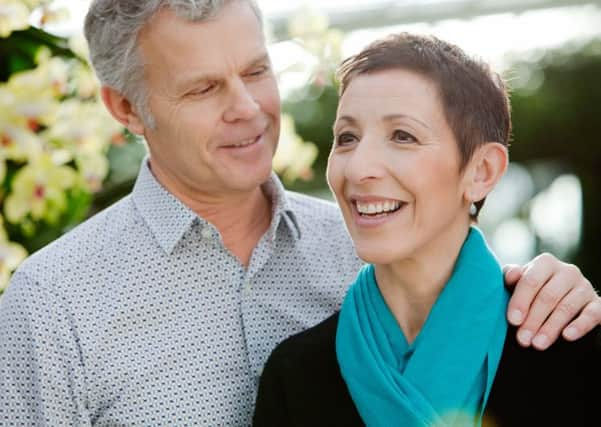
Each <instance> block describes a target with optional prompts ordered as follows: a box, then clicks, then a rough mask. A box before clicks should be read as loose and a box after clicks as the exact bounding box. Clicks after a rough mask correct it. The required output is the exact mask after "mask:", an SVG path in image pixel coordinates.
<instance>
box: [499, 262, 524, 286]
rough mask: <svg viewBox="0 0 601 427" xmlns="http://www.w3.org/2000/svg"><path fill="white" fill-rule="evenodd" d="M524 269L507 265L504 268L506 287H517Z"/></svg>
mask: <svg viewBox="0 0 601 427" xmlns="http://www.w3.org/2000/svg"><path fill="white" fill-rule="evenodd" d="M522 270H523V267H522V266H521V265H517V264H506V265H504V266H503V276H504V278H505V286H515V284H516V283H517V282H518V280H520V277H522Z"/></svg>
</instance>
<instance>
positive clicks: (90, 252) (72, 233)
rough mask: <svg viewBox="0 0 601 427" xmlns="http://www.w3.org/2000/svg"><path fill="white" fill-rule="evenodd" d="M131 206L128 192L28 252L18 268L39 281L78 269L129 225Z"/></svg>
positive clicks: (111, 242)
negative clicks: (47, 242) (37, 248)
mask: <svg viewBox="0 0 601 427" xmlns="http://www.w3.org/2000/svg"><path fill="white" fill-rule="evenodd" d="M134 210H135V208H134V207H133V203H132V201H131V196H129V195H128V196H126V197H124V198H123V199H121V200H119V201H117V202H116V203H114V204H113V205H111V206H109V207H107V208H106V209H104V210H102V211H100V212H98V213H96V214H94V215H93V216H91V217H90V218H88V219H87V220H85V221H84V222H82V223H81V224H79V225H77V226H76V227H75V228H73V229H71V230H69V231H68V232H66V233H65V234H63V235H62V236H61V237H59V238H58V239H56V240H54V241H53V242H51V243H49V244H48V245H46V246H45V247H43V248H41V249H40V250H38V251H36V252H35V253H33V254H32V255H30V256H29V257H28V258H27V259H26V260H25V261H24V262H23V263H22V264H21V265H20V266H19V269H18V271H19V272H20V273H21V274H24V275H26V276H28V277H29V279H30V280H33V281H35V282H38V283H39V284H42V283H54V282H57V281H56V280H55V279H56V278H60V277H62V276H64V275H66V274H69V273H70V272H76V271H81V269H83V268H85V265H86V264H88V263H89V262H90V261H91V260H93V259H94V258H99V256H100V254H102V253H103V251H104V250H105V249H106V248H107V246H111V245H115V244H116V242H117V241H118V240H119V239H118V238H119V236H122V235H123V232H124V230H127V229H128V228H131V225H132V224H133V222H134V221H136V219H135V214H134V212H133V211H134Z"/></svg>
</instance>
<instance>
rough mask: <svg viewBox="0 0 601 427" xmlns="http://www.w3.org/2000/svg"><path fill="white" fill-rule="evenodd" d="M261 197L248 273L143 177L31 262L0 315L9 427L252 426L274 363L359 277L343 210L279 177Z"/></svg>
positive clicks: (2, 403) (1, 377) (0, 398)
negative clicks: (288, 341)
mask: <svg viewBox="0 0 601 427" xmlns="http://www.w3.org/2000/svg"><path fill="white" fill-rule="evenodd" d="M264 191H265V192H266V193H267V194H268V195H269V196H270V197H271V199H272V201H273V203H272V205H273V219H272V222H271V225H270V227H269V229H268V231H267V232H266V233H265V234H264V236H263V237H262V238H261V240H260V241H259V243H258V245H257V247H256V248H255V249H254V252H253V254H252V257H251V260H250V263H249V265H248V267H247V268H245V267H244V266H243V265H242V264H241V263H240V262H239V261H238V259H237V258H236V257H234V256H233V255H232V254H231V253H230V252H229V251H228V250H227V249H226V248H225V247H224V246H223V243H222V240H221V238H220V234H219V232H218V230H217V229H216V228H215V227H214V226H213V225H212V224H210V223H208V222H207V221H205V220H203V219H202V218H200V217H199V216H198V215H197V214H195V213H194V212H193V211H191V210H190V209H189V208H187V207H186V206H185V205H183V204H182V203H181V202H180V201H179V200H178V199H176V198H175V197H173V196H172V195H171V194H170V193H168V192H167V191H166V190H165V189H164V188H163V187H162V186H161V185H160V184H159V183H158V182H157V181H156V180H155V178H154V177H153V175H152V173H151V172H150V170H149V168H148V165H147V164H146V162H145V163H144V165H143V167H142V168H141V171H140V174H139V176H138V179H137V181H136V184H135V187H134V189H133V191H132V193H131V194H130V195H129V196H127V197H125V198H124V199H122V200H121V201H119V202H117V203H116V204H115V205H113V206H112V207H110V208H108V209H107V210H105V211H103V212H101V213H100V214H97V215H95V216H94V217H92V218H91V219H89V220H88V221H86V222H85V223H83V224H82V225H80V226H78V227H77V228H75V229H74V230H72V231H71V232H69V233H67V234H66V235H64V236H63V237H61V238H60V239H58V240H57V241H55V242H53V243H52V244H50V245H49V246H47V247H46V248H44V249H42V250H40V251H39V252H37V253H36V254H34V255H33V256H31V257H30V258H29V259H28V260H27V261H25V262H24V264H23V265H22V266H21V268H19V270H18V271H17V272H16V273H15V274H14V276H13V279H12V281H11V284H10V285H9V288H8V289H7V292H6V293H5V295H4V296H3V297H2V300H1V302H0V425H25V426H33V425H48V426H53V427H54V426H86V425H95V426H134V425H135V426H159V425H169V426H180V425H182V426H183V425H206V426H243V425H249V424H250V420H251V416H252V411H253V404H254V399H255V393H256V387H257V383H258V378H259V376H260V373H261V368H262V366H263V364H264V362H265V360H266V359H267V357H268V355H269V353H270V351H271V350H272V349H273V347H274V346H275V345H276V344H277V343H278V342H279V341H281V340H282V339H283V338H285V337H287V336H289V335H291V334H293V333H296V332H298V331H300V330H302V329H305V328H307V327H309V326H312V325H313V324H315V323H317V322H319V321H321V320H322V319H324V318H326V317H327V316H328V315H330V314H332V312H334V311H335V310H336V309H337V308H338V307H339V305H340V303H341V300H342V298H343V296H344V293H345V290H346V287H347V285H348V284H349V283H350V282H351V281H352V280H353V278H354V276H355V273H356V272H357V270H358V269H359V267H360V264H361V263H360V261H359V260H358V259H357V258H356V255H355V253H354V251H353V249H352V245H351V242H350V239H349V237H348V235H347V233H346V230H345V229H344V224H343V221H342V218H341V216H340V214H339V212H338V209H337V208H336V206H335V205H334V204H332V203H329V202H325V201H321V200H317V199H313V198H310V197H307V196H303V195H299V194H294V193H290V192H286V191H284V189H283V187H282V185H281V184H280V182H279V181H278V179H277V178H276V177H275V176H272V178H271V180H270V181H269V182H268V183H267V184H265V186H264Z"/></svg>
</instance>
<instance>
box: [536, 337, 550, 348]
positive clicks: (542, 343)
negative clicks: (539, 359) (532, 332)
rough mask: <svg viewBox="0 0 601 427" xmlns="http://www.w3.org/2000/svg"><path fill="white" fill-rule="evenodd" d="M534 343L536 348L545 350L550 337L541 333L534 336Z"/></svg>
mask: <svg viewBox="0 0 601 427" xmlns="http://www.w3.org/2000/svg"><path fill="white" fill-rule="evenodd" d="M532 344H534V346H535V347H536V348H539V349H541V350H544V349H546V348H547V347H548V346H549V338H547V336H546V335H543V334H539V335H537V336H535V337H534V340H532Z"/></svg>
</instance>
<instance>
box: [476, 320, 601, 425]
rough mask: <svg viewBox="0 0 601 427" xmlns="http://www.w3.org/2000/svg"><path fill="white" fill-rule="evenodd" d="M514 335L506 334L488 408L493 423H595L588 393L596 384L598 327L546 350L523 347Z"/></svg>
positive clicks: (600, 373) (600, 355)
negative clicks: (494, 420) (574, 339)
mask: <svg viewBox="0 0 601 427" xmlns="http://www.w3.org/2000/svg"><path fill="white" fill-rule="evenodd" d="M516 332H517V331H516V328H514V327H510V328H509V330H508V332H507V338H506V341H505V346H504V348H503V354H502V356H501V361H500V363H499V368H498V370H497V374H496V376H495V381H494V384H493V388H492V390H491V394H490V398H489V402H488V405H487V412H488V413H489V414H491V415H493V417H494V418H495V419H496V420H497V425H501V426H504V425H512V426H513V425H546V424H549V425H563V424H562V423H564V422H567V423H568V424H566V425H583V426H586V425H593V424H595V423H594V422H593V421H594V417H593V416H594V412H593V408H594V407H595V406H596V401H597V400H598V398H597V396H596V395H595V393H591V392H590V391H589V390H594V389H596V388H598V385H599V383H600V382H601V364H600V363H599V360H601V327H597V328H595V329H594V330H593V331H591V332H589V333H588V334H587V335H585V336H584V337H583V338H581V339H579V340H576V341H566V340H564V339H562V338H559V339H558V340H557V341H556V342H555V343H554V344H553V345H551V347H549V348H548V349H547V350H545V351H539V350H535V349H533V348H525V347H522V346H521V345H520V344H519V343H518V341H517V338H516ZM597 422H598V420H597ZM529 423H534V424H529Z"/></svg>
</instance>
